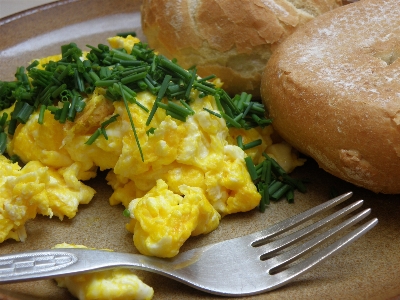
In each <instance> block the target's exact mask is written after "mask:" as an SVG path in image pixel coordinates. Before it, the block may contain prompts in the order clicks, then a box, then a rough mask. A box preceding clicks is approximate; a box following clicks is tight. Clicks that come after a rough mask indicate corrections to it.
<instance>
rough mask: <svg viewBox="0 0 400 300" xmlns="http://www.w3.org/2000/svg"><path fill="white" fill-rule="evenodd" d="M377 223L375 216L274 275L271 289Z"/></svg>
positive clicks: (322, 259)
mask: <svg viewBox="0 0 400 300" xmlns="http://www.w3.org/2000/svg"><path fill="white" fill-rule="evenodd" d="M377 223H378V219H377V218H374V219H372V220H370V221H368V222H367V223H365V224H364V225H362V226H360V227H358V228H357V229H355V230H353V231H352V232H350V233H349V234H347V235H345V236H344V237H342V238H341V239H339V240H337V241H336V242H334V243H333V244H331V245H329V246H328V247H326V248H324V249H322V250H321V251H319V252H317V253H315V254H314V255H312V256H311V257H309V258H307V259H305V260H304V261H302V262H300V263H298V264H297V265H295V266H293V267H290V268H288V269H286V270H284V271H282V272H280V273H277V274H275V275H273V276H275V277H276V281H275V282H276V284H275V285H274V287H270V288H269V289H274V288H277V287H279V286H282V285H284V284H287V283H288V282H290V281H292V280H293V279H295V278H296V277H297V276H299V275H301V274H302V273H304V272H306V271H308V270H310V269H311V268H313V267H315V266H316V265H317V264H319V263H321V262H323V261H324V260H325V259H327V258H328V257H330V256H332V255H333V254H337V253H338V252H339V251H340V250H343V249H344V248H346V246H348V245H350V244H352V243H353V242H355V241H356V240H357V239H358V238H360V237H361V236H363V235H364V234H365V233H367V232H368V231H369V230H370V229H372V228H373V227H374V226H375V225H376V224H377Z"/></svg>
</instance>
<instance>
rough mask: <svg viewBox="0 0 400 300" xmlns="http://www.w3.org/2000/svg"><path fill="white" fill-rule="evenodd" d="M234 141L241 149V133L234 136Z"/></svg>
mask: <svg viewBox="0 0 400 300" xmlns="http://www.w3.org/2000/svg"><path fill="white" fill-rule="evenodd" d="M236 143H237V145H238V146H239V148H241V149H243V138H242V136H241V135H238V136H237V137H236Z"/></svg>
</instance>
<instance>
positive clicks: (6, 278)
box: [0, 248, 161, 284]
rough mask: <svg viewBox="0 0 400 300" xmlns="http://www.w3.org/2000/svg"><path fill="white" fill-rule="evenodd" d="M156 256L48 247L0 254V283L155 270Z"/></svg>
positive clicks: (157, 260) (156, 270) (158, 260)
mask: <svg viewBox="0 0 400 300" xmlns="http://www.w3.org/2000/svg"><path fill="white" fill-rule="evenodd" d="M160 261H161V260H160V259H157V258H152V257H145V256H143V255H135V254H127V253H117V252H111V251H104V250H89V249H76V248H72V249H70V248H66V249H51V250H42V251H40V250H39V251H29V252H22V253H13V254H8V255H2V256H0V284H4V283H12V282H18V281H27V280H35V279H44V278H50V277H58V276H70V275H75V274H79V273H83V272H88V271H95V270H104V269H110V268H114V267H134V268H136V269H143V270H148V271H153V272H159V270H158V268H157V267H156V264H157V262H158V263H160Z"/></svg>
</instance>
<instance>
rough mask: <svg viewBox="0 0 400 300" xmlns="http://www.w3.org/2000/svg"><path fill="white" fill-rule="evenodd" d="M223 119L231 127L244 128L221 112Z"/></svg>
mask: <svg viewBox="0 0 400 300" xmlns="http://www.w3.org/2000/svg"><path fill="white" fill-rule="evenodd" d="M221 115H222V117H223V118H224V119H225V120H226V121H228V122H229V124H230V125H232V126H234V127H236V128H241V127H242V126H241V125H240V124H239V123H238V122H236V121H235V120H234V119H233V118H231V117H230V116H228V115H227V114H226V113H223V112H221Z"/></svg>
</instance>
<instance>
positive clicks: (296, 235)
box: [261, 200, 364, 259]
mask: <svg viewBox="0 0 400 300" xmlns="http://www.w3.org/2000/svg"><path fill="white" fill-rule="evenodd" d="M363 203H364V201H363V200H359V201H356V202H354V203H352V204H350V205H348V206H346V207H345V208H342V209H341V210H339V211H337V212H335V213H333V214H331V215H329V216H327V217H325V218H323V219H322V220H319V221H318V222H315V223H313V224H311V225H309V226H308V227H305V228H303V229H300V230H298V231H296V232H293V233H292V234H289V235H287V236H285V237H283V238H281V239H279V240H276V241H273V242H270V243H268V244H267V245H265V246H263V247H262V249H263V255H262V257H261V259H263V258H266V257H267V256H268V255H270V254H273V253H275V252H277V251H279V250H281V249H283V248H285V247H288V246H290V245H292V244H293V243H295V242H296V241H298V240H299V239H303V238H304V237H306V236H308V235H310V234H312V233H313V232H315V231H317V230H318V229H320V228H322V227H324V226H327V225H329V224H330V223H331V222H333V221H335V220H338V219H339V218H342V217H345V216H346V215H348V214H349V213H351V212H353V211H355V210H356V209H358V208H359V207H361V206H362V205H363Z"/></svg>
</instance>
